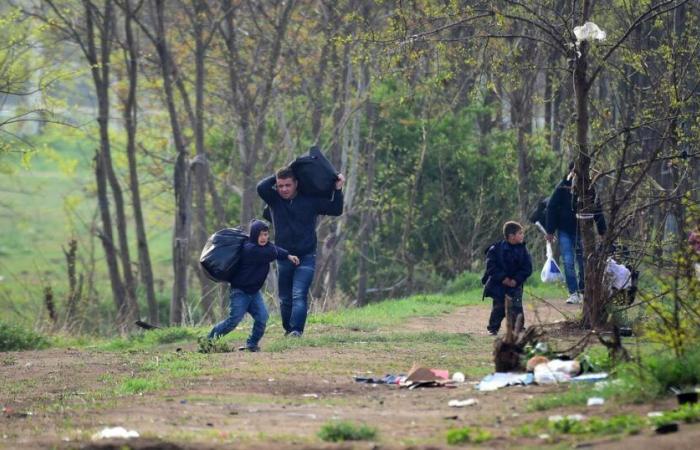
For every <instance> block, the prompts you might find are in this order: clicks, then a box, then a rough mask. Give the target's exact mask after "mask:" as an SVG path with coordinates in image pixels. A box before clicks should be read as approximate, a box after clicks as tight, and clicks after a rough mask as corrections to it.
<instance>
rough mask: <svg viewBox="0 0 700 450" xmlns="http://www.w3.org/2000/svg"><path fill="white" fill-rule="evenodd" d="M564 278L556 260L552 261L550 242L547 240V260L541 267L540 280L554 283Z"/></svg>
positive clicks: (552, 253)
mask: <svg viewBox="0 0 700 450" xmlns="http://www.w3.org/2000/svg"><path fill="white" fill-rule="evenodd" d="M563 279H564V276H563V275H562V273H561V270H559V266H557V262H556V261H554V252H553V251H552V244H551V243H550V242H547V261H545V263H544V267H542V281H543V282H544V283H556V282H557V281H561V280H563Z"/></svg>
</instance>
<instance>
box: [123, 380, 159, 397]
mask: <svg viewBox="0 0 700 450" xmlns="http://www.w3.org/2000/svg"><path fill="white" fill-rule="evenodd" d="M164 387H166V383H165V382H163V381H162V380H160V379H156V378H154V379H151V378H129V379H128V380H125V381H123V382H122V383H121V384H120V385H119V387H117V393H119V394H142V393H144V392H150V391H157V390H159V389H163V388H164Z"/></svg>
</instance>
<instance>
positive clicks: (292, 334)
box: [288, 330, 301, 338]
mask: <svg viewBox="0 0 700 450" xmlns="http://www.w3.org/2000/svg"><path fill="white" fill-rule="evenodd" d="M288 336H289V337H295V338H300V337H301V333H299V332H298V331H296V330H294V331H290V332H289V335H288Z"/></svg>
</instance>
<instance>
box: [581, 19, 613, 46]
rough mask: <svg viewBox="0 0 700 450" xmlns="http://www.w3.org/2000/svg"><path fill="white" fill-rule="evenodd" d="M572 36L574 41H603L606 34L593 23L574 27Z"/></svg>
mask: <svg viewBox="0 0 700 450" xmlns="http://www.w3.org/2000/svg"><path fill="white" fill-rule="evenodd" d="M574 36H576V41H578V42H581V41H593V40H596V41H604V40H605V38H606V37H607V33H606V32H605V31H603V30H601V29H600V27H599V26H598V25H596V24H594V23H593V22H586V23H584V24H583V25H581V26H578V27H574Z"/></svg>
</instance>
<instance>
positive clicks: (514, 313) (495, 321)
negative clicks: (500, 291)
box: [486, 291, 525, 333]
mask: <svg viewBox="0 0 700 450" xmlns="http://www.w3.org/2000/svg"><path fill="white" fill-rule="evenodd" d="M511 298H512V300H511V307H510V313H511V317H512V318H513V324H514V325H515V320H516V319H517V318H518V314H522V315H523V325H525V322H524V320H525V312H524V311H523V296H522V291H521V292H520V293H519V295H515V296H513V297H511ZM505 317H506V300H505V298H494V299H493V307H492V308H491V317H489V325H488V327H486V329H487V330H489V331H491V332H494V333H497V332H498V330H499V329H500V328H501V322H503V319H504V318H505Z"/></svg>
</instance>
